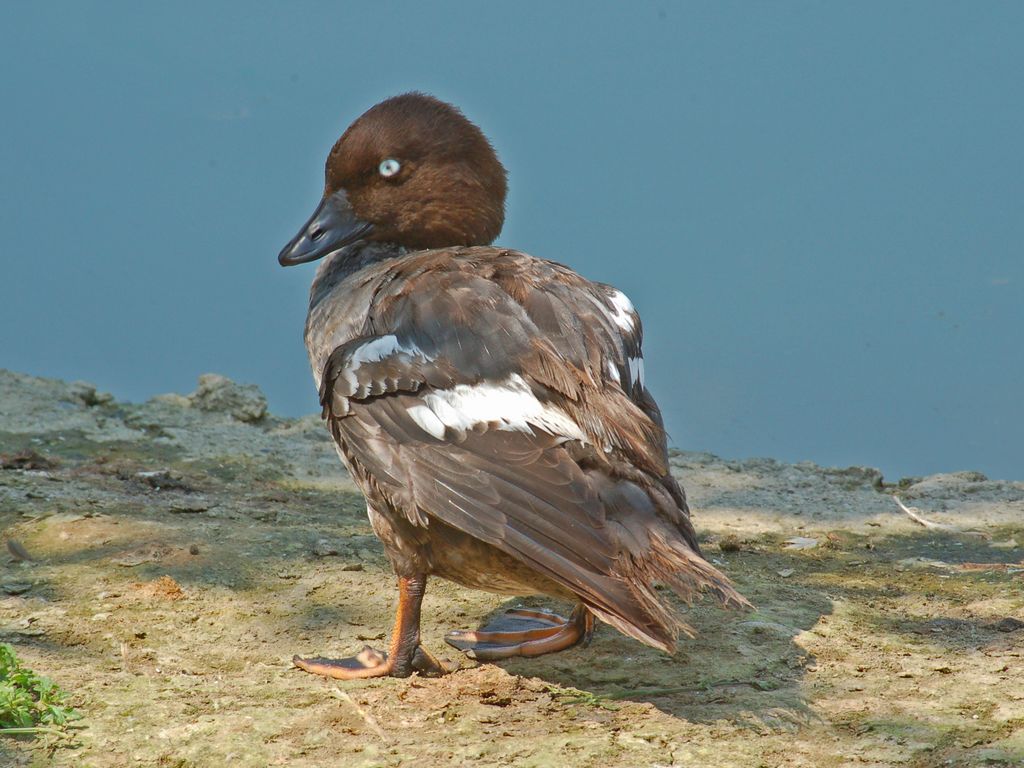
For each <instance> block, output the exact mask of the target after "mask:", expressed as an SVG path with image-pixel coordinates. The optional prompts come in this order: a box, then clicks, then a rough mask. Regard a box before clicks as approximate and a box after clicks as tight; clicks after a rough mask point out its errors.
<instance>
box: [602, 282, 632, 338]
mask: <svg viewBox="0 0 1024 768" xmlns="http://www.w3.org/2000/svg"><path fill="white" fill-rule="evenodd" d="M608 300H609V301H610V302H611V303H612V312H611V315H609V316H610V317H611V319H612V320H613V321H614V323H615V324H616V325H617V326H619V328H621V329H622V330H624V331H625V332H626V333H634V332H635V331H636V322H635V321H634V319H633V318H635V317H636V309H635V308H634V307H633V302H631V301H630V300H629V297H628V296H626V294H624V293H623V292H622V291H620V290H618V289H615V290H613V291H612V292H611V293H610V294H608Z"/></svg>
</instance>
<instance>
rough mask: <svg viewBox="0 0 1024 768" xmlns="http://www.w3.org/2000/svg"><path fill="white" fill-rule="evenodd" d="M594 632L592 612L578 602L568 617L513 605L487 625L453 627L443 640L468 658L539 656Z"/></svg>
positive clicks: (559, 648) (583, 642) (570, 645)
mask: <svg viewBox="0 0 1024 768" xmlns="http://www.w3.org/2000/svg"><path fill="white" fill-rule="evenodd" d="M593 633H594V614H592V613H591V612H590V611H589V610H588V609H587V607H586V606H585V605H583V604H582V603H581V604H579V605H577V606H576V607H575V608H574V609H573V612H572V614H571V615H570V616H569V618H568V619H564V618H562V617H561V616H559V615H558V614H557V613H553V612H552V611H548V610H544V609H542V608H541V609H527V608H513V609H512V610H508V611H505V613H503V614H502V615H501V616H499V617H497V618H496V619H494V620H493V621H492V622H490V623H489V624H488V625H487V626H485V627H483V628H481V629H478V630H476V631H473V630H453V631H451V632H449V633H448V636H447V637H445V642H447V643H448V644H449V645H452V646H455V647H456V648H458V649H459V650H460V651H462V652H464V653H465V654H466V655H467V656H469V657H470V658H471V659H477V660H478V661H492V660H494V659H508V658H511V657H513V656H540V655H541V654H543V653H554V652H555V651H562V650H565V649H566V648H571V647H572V646H574V645H576V644H578V643H582V644H583V645H586V644H587V643H589V642H590V637H591V635H593Z"/></svg>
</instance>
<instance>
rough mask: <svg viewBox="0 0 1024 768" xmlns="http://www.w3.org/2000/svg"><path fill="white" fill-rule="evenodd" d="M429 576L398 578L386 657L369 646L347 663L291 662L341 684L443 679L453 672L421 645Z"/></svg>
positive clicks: (329, 661)
mask: <svg viewBox="0 0 1024 768" xmlns="http://www.w3.org/2000/svg"><path fill="white" fill-rule="evenodd" d="M426 587H427V577H426V576H412V577H406V576H400V577H399V578H398V610H397V611H396V612H395V627H394V629H393V630H392V631H391V645H390V646H389V648H388V651H387V653H383V652H381V651H378V650H376V649H374V648H371V647H370V646H368V645H367V646H364V647H363V650H361V651H360V652H359V653H357V654H356V655H355V656H349V657H347V658H344V659H325V658H323V657H319V656H318V657H316V658H310V659H303V658H300V657H298V656H295V657H293V658H292V663H293V664H295V666H297V667H298V668H299V669H304V670H305V671H306V672H311V673H312V674H314V675H324V676H325V677H334V678H337V679H339V680H358V679H361V678H366V677H389V676H390V677H408V676H409V675H411V674H412V673H413V671H417V672H420V673H422V674H425V675H431V676H436V675H443V674H445V673H446V672H449V671H450V670H449V669H448V668H447V667H445V665H444V664H442V663H441V662H439V661H438V660H437V659H435V658H434V657H433V656H431V655H430V654H429V653H427V651H425V650H424V649H423V646H421V645H420V603H422V602H423V593H424V592H425V591H426Z"/></svg>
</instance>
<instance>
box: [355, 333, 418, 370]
mask: <svg viewBox="0 0 1024 768" xmlns="http://www.w3.org/2000/svg"><path fill="white" fill-rule="evenodd" d="M399 352H403V353H405V354H407V355H409V356H410V357H426V355H424V354H423V350H421V349H420V348H419V347H417V346H416V345H415V344H410V345H409V346H408V347H403V346H402V345H401V344H399V343H398V337H397V336H395V335H394V334H388V335H387V336H380V337H379V338H376V339H374V340H373V341H368V342H366V343H365V344H363V345H362V346H360V347H358V348H357V349H356V351H355V352H353V353H352V370H356V369H358V368H359V366H360V365H362V364H363V363H379V362H380V361H381V360H383V359H384V358H385V357H391V355H394V354H397V353H399Z"/></svg>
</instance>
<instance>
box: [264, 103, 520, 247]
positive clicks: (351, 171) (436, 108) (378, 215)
mask: <svg viewBox="0 0 1024 768" xmlns="http://www.w3.org/2000/svg"><path fill="white" fill-rule="evenodd" d="M505 190H506V182H505V169H504V168H503V167H502V165H501V162H500V161H499V160H498V157H497V155H496V154H495V152H494V149H493V148H492V147H491V145H490V143H489V142H488V141H487V138H486V137H485V136H484V135H483V133H482V132H481V131H480V129H479V128H477V127H476V126H475V125H473V123H471V122H470V121H469V120H467V119H466V117H465V116H464V115H463V114H462V113H461V112H460V111H459V110H458V109H456V108H455V107H453V106H451V105H450V104H446V103H444V102H443V101H439V100H437V99H435V98H433V97H432V96H427V95H425V94H421V93H406V94H403V95H401V96H395V97H393V98H390V99H388V100H386V101H382V102H381V103H380V104H377V105H376V106H375V107H372V108H371V109H369V110H368V111H367V112H365V113H364V114H363V115H362V116H361V117H359V119H357V120H356V121H355V122H354V123H352V125H351V126H349V128H348V130H347V131H345V133H344V134H343V135H342V137H341V138H340V139H338V141H337V143H336V144H335V145H334V148H333V149H331V153H330V155H328V157H327V168H326V184H325V186H324V196H323V199H322V200H321V202H320V206H319V207H318V208H317V210H316V212H314V214H313V216H312V218H310V220H309V221H308V222H307V223H306V225H305V226H304V227H303V228H302V229H301V230H300V231H299V233H298V235H296V236H295V238H294V239H293V240H292V241H291V242H290V243H288V245H287V246H285V248H284V250H283V251H281V255H280V256H279V257H278V260H279V261H280V262H281V264H282V265H285V266H288V265H290V264H301V263H303V262H307V261H313V260H315V259H318V258H321V257H322V256H326V255H327V254H328V253H331V252H333V251H336V250H339V249H340V248H342V247H344V246H346V245H348V244H350V243H353V242H355V241H357V240H378V241H382V242H389V243H396V244H398V245H403V246H405V247H407V248H417V249H418V248H441V247H446V246H454V245H487V244H488V243H490V242H492V241H493V240H494V238H496V237H497V236H498V233H499V232H501V225H502V223H503V222H504V220H505Z"/></svg>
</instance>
